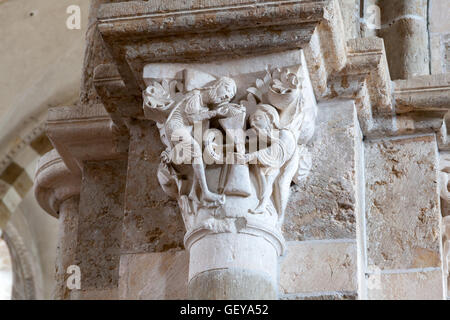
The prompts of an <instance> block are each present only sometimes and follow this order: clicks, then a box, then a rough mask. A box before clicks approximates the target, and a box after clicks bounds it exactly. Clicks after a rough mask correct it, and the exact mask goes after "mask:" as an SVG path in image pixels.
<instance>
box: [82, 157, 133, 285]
mask: <svg viewBox="0 0 450 320" xmlns="http://www.w3.org/2000/svg"><path fill="white" fill-rule="evenodd" d="M125 181H126V161H124V160H111V161H98V162H97V161H91V162H86V163H85V164H84V168H83V181H82V187H81V193H80V204H79V212H80V216H79V220H78V245H77V254H76V255H77V264H78V265H79V267H80V269H81V274H82V279H81V289H82V290H86V289H89V290H94V289H95V290H104V289H111V288H116V287H117V285H118V278H119V257H120V243H121V238H122V220H123V205H124V194H125Z"/></svg>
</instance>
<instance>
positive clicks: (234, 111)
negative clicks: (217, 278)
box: [143, 50, 317, 274]
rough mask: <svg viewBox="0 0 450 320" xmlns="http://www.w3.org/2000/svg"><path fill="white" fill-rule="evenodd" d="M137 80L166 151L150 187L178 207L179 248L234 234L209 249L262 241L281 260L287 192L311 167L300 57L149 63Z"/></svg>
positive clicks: (308, 95) (310, 104)
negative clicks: (155, 182) (181, 229)
mask: <svg viewBox="0 0 450 320" xmlns="http://www.w3.org/2000/svg"><path fill="white" fill-rule="evenodd" d="M144 82H145V83H146V84H147V88H146V90H144V92H143V101H144V107H143V109H144V114H145V116H146V117H147V118H148V119H151V120H154V121H155V122H156V123H157V127H158V128H159V131H160V136H161V141H162V142H163V144H164V145H165V147H166V150H165V151H164V152H163V153H162V154H161V164H160V167H159V171H158V179H159V182H160V185H161V187H162V189H163V190H164V191H165V192H166V193H167V194H168V195H169V196H170V197H172V198H174V199H176V200H177V201H178V204H179V207H180V209H181V213H182V216H183V220H184V223H185V227H186V231H187V233H186V236H185V246H186V248H187V249H189V250H190V249H191V248H194V247H195V248H197V247H198V246H202V245H204V244H202V243H205V242H204V241H202V240H203V239H205V238H211V236H212V235H215V234H222V233H223V234H236V235H237V234H241V235H242V236H235V237H234V236H222V237H231V238H227V240H217V241H219V242H220V241H225V243H227V242H229V241H231V242H233V241H238V240H236V239H238V238H239V239H241V238H242V239H244V240H242V241H244V242H248V241H249V239H247V237H250V239H255V237H256V238H261V239H264V240H265V241H266V242H268V243H269V244H270V245H271V246H272V249H270V250H269V252H272V253H274V254H275V255H276V256H278V255H282V254H283V252H284V239H283V236H282V234H281V225H282V223H283V219H284V212H285V209H286V205H287V201H288V198H289V194H290V186H291V183H292V182H293V181H294V182H298V181H299V180H301V179H303V178H305V177H306V175H307V174H308V171H309V169H310V167H311V161H310V157H309V153H308V149H307V147H306V144H307V142H308V141H309V139H310V138H311V137H312V135H313V134H314V127H315V118H316V112H317V107H316V101H315V97H314V93H313V89H312V86H311V82H310V79H309V73H308V69H307V67H306V61H305V58H304V55H303V52H302V51H301V50H295V51H288V52H285V53H279V54H271V55H261V56H257V57H253V58H242V59H233V60H228V61H222V62H221V63H220V64H214V63H203V64H202V63H195V64H194V63H191V64H171V63H155V64H149V65H146V66H145V67H144ZM244 235H245V236H244ZM252 237H253V238H252ZM206 243H208V245H210V243H211V241H209V242H208V241H207V242H206ZM225 243H224V244H223V245H225V246H226V244H225ZM217 245H219V244H217ZM255 245H256V244H255ZM264 246H265V245H263V247H264ZM266 249H267V248H266ZM266 249H264V250H266ZM243 250H244V249H243ZM267 250H268V249H267ZM244 251H245V250H244ZM194 252H196V250H194ZM272 253H270V254H272ZM249 254H250V253H249ZM268 254H269V253H268ZM219 260H220V259H219ZM219 264H220V263H219ZM196 268H197V269H198V268H199V267H198V266H197V267H196ZM205 268H206V267H205ZM200 269H201V268H200ZM197 271H198V270H197ZM199 272H200V271H199ZM194 274H195V272H194ZM271 274H273V270H272V272H271Z"/></svg>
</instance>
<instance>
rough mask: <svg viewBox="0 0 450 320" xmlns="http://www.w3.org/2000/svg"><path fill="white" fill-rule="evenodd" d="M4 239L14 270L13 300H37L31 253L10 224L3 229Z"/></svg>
mask: <svg viewBox="0 0 450 320" xmlns="http://www.w3.org/2000/svg"><path fill="white" fill-rule="evenodd" d="M2 238H3V239H4V240H5V242H6V244H7V246H8V249H9V252H10V255H11V260H12V270H13V287H12V296H11V298H12V299H13V300H34V299H36V275H35V272H34V270H33V263H32V261H33V258H32V256H31V253H30V251H29V250H28V249H27V247H26V246H25V243H24V241H23V239H22V237H21V236H20V234H19V233H18V231H17V230H16V228H15V227H14V226H13V225H12V224H11V223H8V224H7V225H6V227H5V228H4V229H3V232H2Z"/></svg>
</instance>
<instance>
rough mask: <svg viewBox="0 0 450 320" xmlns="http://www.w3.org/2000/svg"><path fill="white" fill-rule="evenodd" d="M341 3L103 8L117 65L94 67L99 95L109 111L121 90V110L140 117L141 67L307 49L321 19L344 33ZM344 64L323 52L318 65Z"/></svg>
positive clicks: (231, 0)
mask: <svg viewBox="0 0 450 320" xmlns="http://www.w3.org/2000/svg"><path fill="white" fill-rule="evenodd" d="M336 6H338V4H337V1H335V0H325V1H324V0H309V1H304V0H289V1H263V0H257V1H237V0H226V1H225V0H213V1H208V2H198V3H195V2H194V3H192V2H189V3H184V2H170V1H166V2H155V1H147V2H142V1H139V2H138V1H131V2H124V3H112V4H105V5H102V7H101V8H100V12H99V15H98V21H99V30H100V32H101V34H102V38H103V39H104V41H105V43H106V45H107V47H108V48H109V50H110V53H111V55H112V56H113V59H114V62H115V66H113V65H105V66H98V67H97V69H96V72H95V84H96V88H97V91H98V92H99V94H100V96H101V97H102V99H103V103H104V104H105V106H106V108H107V109H108V111H109V110H110V109H113V110H117V101H118V100H117V99H114V91H116V92H117V89H119V90H120V91H121V92H124V95H122V97H121V99H124V97H125V96H128V99H127V103H125V104H124V105H120V108H121V109H125V110H124V112H120V111H119V112H118V113H119V114H120V113H122V114H123V113H126V114H128V115H131V116H133V117H138V118H139V117H143V113H142V108H141V107H140V106H141V105H142V100H141V91H142V90H143V89H145V84H144V82H143V81H142V72H143V68H144V65H146V64H148V63H155V62H195V61H199V60H201V61H202V62H207V61H217V60H220V59H233V58H240V57H242V56H245V55H250V56H254V55H261V54H267V53H271V52H282V51H287V50H291V49H299V48H303V47H305V46H306V45H307V44H308V43H309V42H310V39H311V36H312V34H313V32H314V30H315V29H316V27H317V25H318V24H319V23H320V22H321V21H323V20H327V25H328V27H327V29H330V28H334V29H338V30H342V31H343V23H342V17H341V16H340V11H339V10H335V7H336ZM328 40H329V41H328V43H327V47H333V48H337V49H336V50H340V49H341V48H344V47H345V43H344V42H341V43H338V42H335V41H334V40H333V39H328ZM336 40H338V41H339V40H341V39H340V38H336ZM339 59H340V58H339V57H337V56H336V55H330V56H328V55H326V56H325V57H323V59H321V61H325V64H326V68H325V69H327V70H328V69H330V68H331V69H333V68H335V67H336V65H339V64H342V62H339V61H338V60H339ZM335 60H336V61H335ZM133 100H135V101H136V102H137V103H134V104H133Z"/></svg>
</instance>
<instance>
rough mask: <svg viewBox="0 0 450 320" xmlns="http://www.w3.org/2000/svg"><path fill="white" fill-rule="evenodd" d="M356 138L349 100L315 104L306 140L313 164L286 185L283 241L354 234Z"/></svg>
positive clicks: (357, 128)
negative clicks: (288, 193) (304, 175)
mask: <svg viewBox="0 0 450 320" xmlns="http://www.w3.org/2000/svg"><path fill="white" fill-rule="evenodd" d="M359 143H361V136H360V129H359V126H358V123H357V115H356V110H355V106H354V104H353V102H352V101H337V100H336V101H332V102H327V103H322V104H319V105H318V119H317V128H316V131H315V136H314V137H313V139H312V142H311V143H310V150H311V154H312V169H311V172H310V174H309V176H308V177H307V178H306V179H305V180H304V181H302V182H301V183H300V185H299V186H292V187H291V192H292V193H291V197H290V200H289V204H288V207H287V212H286V220H285V223H284V226H283V232H284V235H285V237H286V240H288V241H289V240H298V241H302V240H321V239H355V238H356V215H357V210H358V209H357V205H356V183H357V177H356V170H357V168H356V166H357V164H356V162H357V158H356V157H357V156H358V155H357V154H356V152H355V147H356V145H357V144H359Z"/></svg>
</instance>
